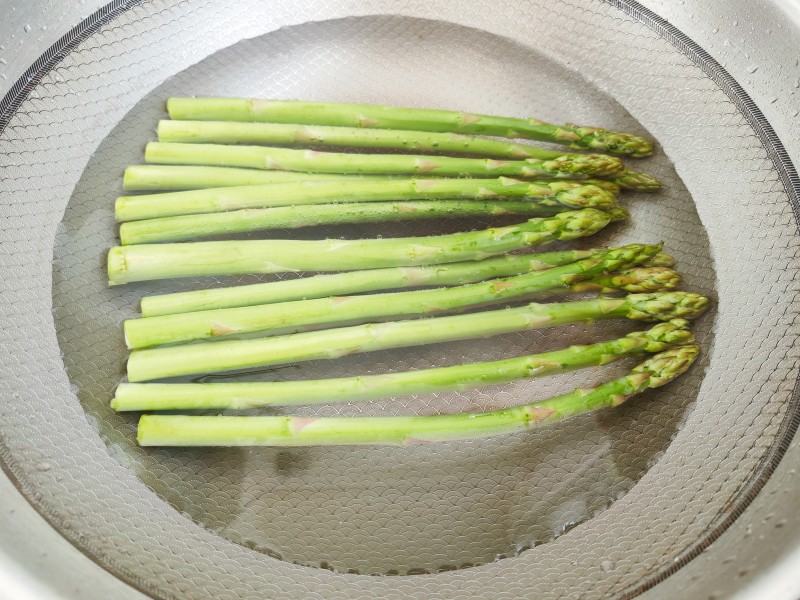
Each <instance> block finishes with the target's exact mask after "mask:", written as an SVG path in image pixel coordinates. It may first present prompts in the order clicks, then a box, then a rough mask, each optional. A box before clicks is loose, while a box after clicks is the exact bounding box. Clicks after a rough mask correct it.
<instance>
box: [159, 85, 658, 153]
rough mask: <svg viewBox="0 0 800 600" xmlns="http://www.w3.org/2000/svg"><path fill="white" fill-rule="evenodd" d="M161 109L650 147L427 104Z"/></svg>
mask: <svg viewBox="0 0 800 600" xmlns="http://www.w3.org/2000/svg"><path fill="white" fill-rule="evenodd" d="M167 111H168V112H169V116H170V118H172V119H177V120H197V121H245V122H268V123H299V124H302V125H334V126H340V127H358V128H362V129H404V130H416V131H432V132H452V133H465V134H478V135H491V136H497V137H507V138H525V139H530V140H539V141H544V142H551V143H555V144H564V145H567V146H569V147H570V148H574V149H579V150H598V151H600V152H611V153H613V154H621V155H625V156H634V157H638V156H648V155H649V154H651V153H652V151H653V143H652V142H651V141H650V140H647V139H645V138H642V137H639V136H636V135H631V134H628V133H621V132H616V131H609V130H606V129H598V128H596V127H577V126H574V125H553V124H550V123H545V122H544V121H540V120H538V119H519V118H512V117H499V116H492V115H482V114H472V113H465V112H456V111H449V110H436V109H429V108H428V109H426V108H398V107H393V106H379V105H370V104H345V103H341V104H339V103H332V102H301V101H297V100H260V99H246V98H170V99H169V100H167Z"/></svg>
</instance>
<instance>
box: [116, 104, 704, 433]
mask: <svg viewBox="0 0 800 600" xmlns="http://www.w3.org/2000/svg"><path fill="white" fill-rule="evenodd" d="M168 111H169V114H170V117H171V120H164V121H161V122H160V123H159V125H158V137H159V141H158V142H153V143H151V144H148V146H147V149H146V151H145V161H146V162H147V163H151V164H147V165H139V166H132V167H129V168H128V169H127V170H126V172H125V177H124V188H125V189H126V190H128V191H134V192H135V191H147V192H151V193H148V194H139V195H128V196H122V197H120V198H118V199H117V201H116V217H117V220H118V221H120V222H121V223H122V225H121V227H120V238H121V241H122V245H121V246H119V247H114V248H112V249H111V250H110V251H109V254H108V279H109V284H110V285H120V284H126V283H130V282H136V281H147V280H153V279H164V278H172V277H200V276H212V275H233V274H246V273H282V272H325V271H327V272H331V273H329V274H319V275H313V276H308V277H302V278H298V279H292V280H285V281H272V282H267V283H260V284H255V285H249V286H236V287H223V288H217V289H209V290H197V291H190V292H183V293H177V294H164V295H156V296H148V297H145V298H143V299H142V315H143V316H142V318H139V319H131V320H128V321H126V322H125V324H124V330H125V341H126V343H127V345H128V347H129V348H131V350H132V353H131V356H130V359H129V361H128V380H129V383H123V384H121V385H120V386H119V388H118V390H117V394H116V396H115V398H114V399H113V401H112V406H113V408H114V409H115V410H118V411H133V410H137V411H140V410H144V411H160V410H197V409H204V410H207V409H234V410H236V409H244V408H258V407H264V406H274V405H292V404H306V403H325V402H342V401H356V400H358V401H365V400H371V399H375V398H382V397H387V396H393V395H397V394H416V393H427V392H436V391H448V390H465V389H469V388H472V387H476V386H483V385H496V384H499V383H504V382H509V381H513V380H516V379H523V378H528V377H540V376H544V375H547V374H553V373H561V372H565V371H568V370H571V369H578V368H586V367H590V366H596V365H603V364H606V363H608V362H611V361H616V360H621V359H624V358H627V357H633V356H641V355H642V354H645V353H657V354H656V355H655V356H653V357H651V358H649V359H647V360H645V361H644V362H642V363H641V364H640V365H639V366H637V367H635V368H634V369H633V370H632V371H631V372H630V373H629V374H628V375H627V376H625V377H621V378H618V379H615V380H613V381H610V382H608V383H606V384H603V385H601V386H599V387H598V388H596V389H594V390H576V391H575V392H573V393H571V394H567V395H565V396H560V397H558V398H553V399H551V400H546V401H543V402H538V403H534V404H528V405H522V406H518V407H516V408H509V409H505V410H500V411H494V412H489V413H482V414H461V415H446V416H441V417H379V418H372V419H363V418H362V419H301V418H297V417H250V416H248V417H199V416H175V415H170V416H166V415H158V416H156V415H144V416H143V417H142V418H141V419H140V423H139V442H140V443H141V444H142V445H250V444H253V445H278V446H282V445H309V444H409V443H419V442H429V441H437V440H455V439H464V438H473V437H481V436H484V435H495V434H499V433H504V432H511V431H517V430H521V429H526V428H529V427H534V426H538V425H540V424H544V423H549V422H553V421H556V420H559V419H563V418H566V417H569V416H572V415H576V414H581V413H584V412H588V411H591V410H596V409H599V408H603V407H607V406H613V405H616V404H619V403H621V402H623V401H624V400H625V399H627V398H628V397H629V396H632V395H634V394H637V393H639V392H641V391H643V390H645V389H648V388H652V387H658V386H660V385H664V384H665V383H667V382H668V381H670V380H672V379H674V378H675V377H677V376H678V375H680V374H681V373H682V372H684V371H685V370H686V369H687V368H688V367H689V365H691V363H692V362H693V361H694V359H695V357H696V356H697V353H698V348H697V347H696V346H694V345H693V336H692V334H691V331H690V330H689V322H688V321H687V320H686V319H693V318H695V317H697V316H699V315H700V314H701V313H702V312H703V311H704V310H705V308H706V306H707V304H708V299H707V298H705V297H703V296H700V295H698V294H693V293H690V292H679V291H675V288H676V287H677V286H678V284H679V283H680V276H679V274H678V273H677V272H676V271H674V270H672V269H671V268H670V267H672V266H673V259H672V257H670V256H669V255H668V254H665V253H663V252H662V249H661V245H660V244H650V245H642V244H630V245H628V246H622V247H617V248H607V249H603V248H595V249H591V250H561V251H556V252H546V253H539V254H526V253H521V254H510V253H513V252H518V251H522V250H526V249H528V248H532V247H534V246H538V245H541V244H546V243H550V242H554V241H566V240H572V239H576V238H580V237H584V236H588V235H592V234H594V233H596V232H597V231H599V230H601V229H603V228H604V227H606V226H607V225H608V224H609V223H612V222H614V221H618V220H622V219H625V218H626V217H627V212H626V211H625V210H624V209H623V208H622V207H621V206H620V205H619V203H618V200H617V197H618V194H619V192H620V190H621V189H622V190H627V189H633V190H638V191H653V190H656V189H658V187H659V183H658V181H657V180H655V179H654V178H652V177H650V176H648V175H646V174H644V173H640V172H637V171H633V170H631V169H628V168H626V167H625V165H624V164H623V163H622V162H621V161H620V160H619V158H615V157H612V156H608V155H605V154H579V153H574V152H561V151H558V150H551V149H545V148H539V147H536V146H532V145H528V144H520V143H516V142H511V141H500V140H496V139H488V138H483V137H477V136H476V135H474V134H479V135H491V136H497V137H506V138H527V139H533V140H540V141H546V142H550V143H555V144H562V145H567V146H569V147H570V148H572V149H574V150H592V151H602V152H609V153H612V154H618V155H622V156H629V157H639V156H646V155H648V154H650V153H651V152H652V144H651V142H649V141H648V140H646V139H644V138H641V137H638V136H635V135H631V134H626V133H621V132H614V131H608V130H603V129H597V128H592V127H576V126H570V125H563V126H557V125H552V124H548V123H544V122H542V121H538V120H536V119H517V118H508V117H495V116H488V115H475V114H468V113H459V112H452V111H443V110H430V109H405V108H392V107H385V106H370V105H350V104H330V103H309V102H294V101H268V100H246V99H222V98H207V99H201V98H172V99H170V100H169V101H168ZM275 146H291V147H292V148H285V147H275ZM320 147H322V148H326V149H327V148H336V149H346V150H347V151H346V152H341V151H340V152H321V151H319V150H317V148H320ZM354 149H355V150H362V151H363V150H365V149H367V150H371V151H372V150H388V151H392V152H395V153H393V154H364V153H359V152H357V151H355V152H354V151H353V150H354ZM409 152H413V153H414V154H409ZM420 175H423V176H424V178H421V177H419V176H420ZM431 176H433V177H431ZM448 177H458V178H457V179H453V178H450V179H448ZM152 192H158V193H152ZM514 216H518V217H524V218H526V219H527V220H526V221H523V222H518V223H516V224H513V225H497V226H494V227H491V228H489V229H480V230H473V231H464V232H460V233H455V234H447V235H438V236H422V237H409V238H389V239H381V238H374V239H328V240H313V241H299V240H292V239H268V240H236V241H234V240H228V241H200V242H189V243H185V242H184V243H161V242H176V241H180V240H189V239H193V238H202V237H208V236H216V235H220V234H230V233H249V232H255V231H263V230H274V229H291V228H296V227H311V226H316V225H322V224H334V223H338V224H344V223H367V222H379V221H400V220H409V219H433V218H453V217H482V218H492V217H504V218H507V217H514ZM157 242H158V243H157ZM337 271H338V272H337ZM404 288H406V289H404ZM408 288H421V289H410V290H409V289H408ZM392 290H393V291H392ZM369 292H381V293H369ZM587 292H588V293H600V294H604V295H603V296H599V297H593V298H591V297H590V298H585V299H580V300H576V301H568V302H556V303H550V304H547V303H544V304H543V303H539V302H534V303H528V304H525V305H523V306H519V307H516V308H510V307H506V308H501V309H499V310H498V309H493V310H484V309H485V308H486V307H488V306H489V305H496V304H507V303H509V302H512V301H519V300H525V301H527V302H530V301H531V300H533V299H537V298H539V297H541V296H542V295H548V294H550V295H552V294H554V293H560V294H568V293H587ZM618 293H624V294H625V295H623V296H616V294H618ZM476 308H478V309H481V310H479V311H478V312H472V313H469V314H447V313H453V312H458V311H464V310H475V309H476ZM420 316H430V317H431V318H426V319H419V318H415V317H420ZM597 319H629V320H633V321H661V323H659V324H657V325H655V326H654V327H652V328H651V329H649V330H646V331H637V332H633V333H631V334H628V335H627V336H625V337H622V338H619V339H616V340H608V341H604V342H599V343H596V344H592V345H588V346H572V347H569V348H565V349H563V350H557V351H553V352H548V353H544V354H534V355H529V356H522V357H518V358H512V359H505V360H496V361H487V362H478V363H473V364H464V365H456V366H452V367H444V368H432V369H423V370H418V371H409V372H399V373H384V374H377V375H369V376H353V377H344V378H340V379H324V380H305V381H290V382H261V383H188V384H186V383H180V384H179V383H143V382H150V381H153V380H158V379H163V378H169V377H176V376H185V375H194V374H207V373H216V372H225V371H235V370H240V369H247V368H252V367H263V366H265V365H276V364H281V363H287V362H298V361H307V360H313V359H336V358H338V357H340V356H343V355H346V354H352V353H360V352H370V351H373V350H380V349H386V348H399V347H404V346H415V345H422V344H431V343H439V342H446V341H453V340H462V339H470V338H482V337H487V336H493V335H498V334H501V333H506V332H513V331H526V330H530V329H540V328H546V327H553V326H557V325H561V324H566V323H576V322H592V321H595V320H597ZM242 336H245V337H244V339H242ZM253 336H257V337H253Z"/></svg>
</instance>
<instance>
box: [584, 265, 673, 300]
mask: <svg viewBox="0 0 800 600" xmlns="http://www.w3.org/2000/svg"><path fill="white" fill-rule="evenodd" d="M649 260H652V258H649V259H647V260H644V261H642V262H643V263H646V262H648V261H649ZM680 283H681V276H680V273H678V272H677V271H673V270H672V269H668V268H666V267H633V268H631V269H624V270H622V271H618V272H616V273H608V274H605V275H599V276H597V277H592V278H591V279H587V280H585V281H578V282H576V283H573V284H572V285H571V286H570V289H571V290H572V291H573V292H600V293H603V294H610V293H613V292H616V291H620V290H623V291H626V292H635V293H641V292H660V291H666V290H674V289H675V288H676V287H678V286H679V285H680Z"/></svg>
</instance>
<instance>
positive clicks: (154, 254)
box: [108, 208, 614, 285]
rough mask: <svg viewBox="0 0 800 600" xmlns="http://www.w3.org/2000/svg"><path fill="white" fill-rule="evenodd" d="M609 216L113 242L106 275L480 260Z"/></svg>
mask: <svg viewBox="0 0 800 600" xmlns="http://www.w3.org/2000/svg"><path fill="white" fill-rule="evenodd" d="M612 218H614V215H610V214H609V213H605V212H602V211H599V210H595V209H593V208H586V209H583V210H579V211H570V212H565V213H561V214H558V215H555V216H553V217H548V218H546V219H530V220H529V221H526V222H524V223H521V224H518V225H512V226H508V227H495V228H492V229H485V230H481V231H470V232H462V233H454V234H448V235H440V236H430V237H411V238H386V239H366V240H313V241H300V240H245V241H225V242H193V243H183V244H181V243H177V244H143V245H139V246H115V247H113V248H111V249H110V250H109V252H108V280H109V285H120V284H123V283H129V282H132V281H146V280H150V279H166V278H170V277H197V276H206V275H235V274H242V273H282V272H287V271H348V270H357V269H369V268H381V267H392V266H416V265H434V264H441V263H447V262H459V261H465V260H481V259H483V258H488V257H490V256H492V255H497V254H504V253H506V252H511V251H513V250H519V249H522V248H527V247H530V246H536V245H540V244H545V243H548V242H552V241H555V240H571V239H575V238H578V237H583V236H586V235H591V234H592V233H595V232H596V231H599V230H600V229H602V228H603V227H605V226H606V225H607V224H608V223H609V222H610V221H611V219H612Z"/></svg>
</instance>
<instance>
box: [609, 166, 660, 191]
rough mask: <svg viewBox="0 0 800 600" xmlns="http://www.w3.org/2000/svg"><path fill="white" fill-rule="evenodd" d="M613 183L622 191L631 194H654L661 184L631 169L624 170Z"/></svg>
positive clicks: (653, 178) (645, 174)
mask: <svg viewBox="0 0 800 600" xmlns="http://www.w3.org/2000/svg"><path fill="white" fill-rule="evenodd" d="M613 182H614V184H615V185H617V186H619V187H620V188H622V189H623V190H630V191H633V192H656V191H658V190H660V189H661V182H660V181H659V180H658V179H656V178H655V177H652V176H650V175H648V174H647V173H642V172H640V171H634V170H632V169H625V170H624V171H623V172H622V173H620V174H619V175H617V176H616V177H614V178H613Z"/></svg>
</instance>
